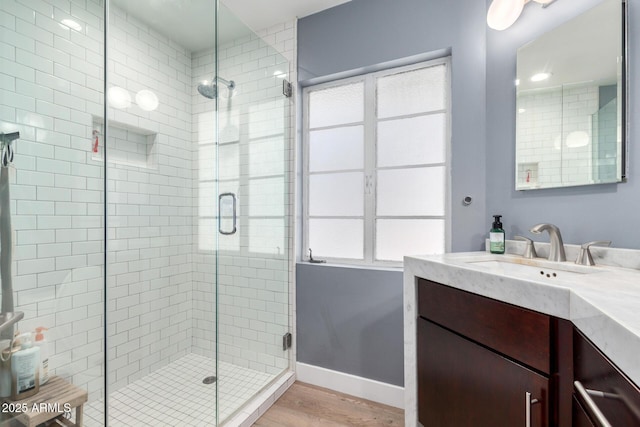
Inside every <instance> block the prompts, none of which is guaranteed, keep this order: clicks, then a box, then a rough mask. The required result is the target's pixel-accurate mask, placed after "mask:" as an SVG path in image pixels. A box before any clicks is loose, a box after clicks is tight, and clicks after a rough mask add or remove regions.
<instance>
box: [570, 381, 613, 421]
mask: <svg viewBox="0 0 640 427" xmlns="http://www.w3.org/2000/svg"><path fill="white" fill-rule="evenodd" d="M573 385H574V386H575V388H576V391H577V392H578V394H579V395H580V397H582V400H584V403H585V404H586V405H587V408H588V409H589V412H590V413H591V414H592V415H593V416H594V417H595V419H596V421H597V422H598V424H599V425H600V426H601V427H611V423H610V422H609V421H608V420H607V418H606V417H605V416H604V414H603V413H602V411H601V410H600V408H598V405H596V403H595V402H594V401H593V399H592V398H591V396H592V395H593V396H600V397H607V396H608V395H609V393H604V392H602V391H597V390H587V389H585V388H584V386H583V385H582V383H581V382H580V381H574V382H573Z"/></svg>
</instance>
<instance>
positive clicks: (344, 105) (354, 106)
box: [309, 82, 364, 129]
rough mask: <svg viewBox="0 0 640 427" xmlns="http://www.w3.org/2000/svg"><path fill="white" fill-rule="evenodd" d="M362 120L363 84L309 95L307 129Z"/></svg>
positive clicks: (334, 88) (331, 88)
mask: <svg viewBox="0 0 640 427" xmlns="http://www.w3.org/2000/svg"><path fill="white" fill-rule="evenodd" d="M363 119H364V82H358V83H351V84H345V85H341V86H336V87H330V88H327V89H322V90H317V91H314V92H312V93H311V94H310V95H309V127H310V128H311V129H313V128H319V127H325V126H336V125H341V124H346V123H356V122H361V121H362V120H363Z"/></svg>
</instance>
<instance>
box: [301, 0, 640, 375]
mask: <svg viewBox="0 0 640 427" xmlns="http://www.w3.org/2000/svg"><path fill="white" fill-rule="evenodd" d="M599 1H600V0H581V1H580V2H576V1H567V0H565V1H558V2H555V3H554V4H553V5H552V6H550V7H549V8H547V9H542V8H541V7H539V6H538V5H537V4H535V3H534V4H530V5H527V6H526V7H525V11H524V13H523V15H522V17H521V18H520V20H519V21H518V22H517V23H516V24H515V25H514V26H513V27H512V28H511V29H509V30H507V31H503V32H497V31H493V30H490V29H488V28H487V27H486V21H485V16H486V10H487V7H488V5H489V4H490V0H487V1H486V4H485V2H482V1H477V0H456V1H437V0H395V1H390V0H353V1H351V2H349V3H346V4H344V5H341V6H338V7H335V8H332V9H329V10H327V11H324V12H321V13H318V14H315V15H311V16H309V17H306V18H303V19H301V20H300V21H299V22H298V72H299V83H300V85H302V86H305V85H308V84H313V83H316V82H320V81H325V80H328V79H332V78H336V77H342V76H348V75H355V74H359V73H362V72H368V71H371V70H374V69H377V68H379V66H377V64H384V65H390V64H391V65H395V63H398V62H403V61H398V60H400V59H402V58H407V57H413V60H414V61H415V60H417V59H424V58H428V57H433V56H434V55H436V56H437V55H443V52H450V53H451V55H452V134H451V172H452V180H451V218H452V220H451V248H450V250H451V251H454V252H460V251H468V250H480V249H483V248H484V238H485V237H486V236H487V232H488V229H489V226H490V219H491V215H492V214H494V213H500V214H502V215H504V217H503V219H504V224H505V230H506V232H507V237H508V238H511V237H512V236H513V235H514V234H525V235H528V234H529V233H528V232H527V230H528V229H529V228H530V227H531V226H532V225H534V224H536V223H538V222H552V223H554V224H557V225H558V226H559V227H560V228H561V230H562V232H563V236H564V237H565V241H566V242H568V243H578V242H586V241H588V240H597V239H612V240H613V241H614V245H615V246H618V247H630V248H640V227H639V226H636V221H640V220H637V219H636V217H637V216H638V215H636V212H639V211H640V188H639V185H640V184H639V183H638V182H637V180H635V179H633V177H634V171H635V170H636V169H637V168H638V167H639V166H640V150H637V149H634V147H633V143H634V142H635V141H636V140H637V137H638V136H640V131H638V130H637V128H634V127H633V122H634V117H638V114H639V112H638V105H639V103H640V85H637V84H634V82H633V81H632V82H631V85H630V91H631V99H632V102H630V117H631V118H632V120H631V121H632V123H631V130H630V141H631V144H632V148H631V149H630V151H629V153H630V170H631V172H630V173H629V176H630V178H629V182H628V183H625V184H621V185H601V186H590V187H576V188H571V189H554V190H537V191H529V192H516V191H515V190H514V182H515V172H514V163H515V149H514V139H515V87H514V85H513V82H514V80H515V72H516V56H515V55H516V49H517V48H518V47H519V46H521V45H522V44H524V43H526V42H528V41H529V40H531V39H533V38H535V37H536V36H538V35H540V34H542V33H543V32H545V31H547V30H548V29H551V28H552V27H554V26H556V25H558V24H560V23H561V22H564V21H566V20H567V19H569V18H570V17H573V16H575V15H577V14H579V13H580V12H581V11H582V10H585V9H587V8H588V7H590V6H593V5H595V4H597V3H599ZM629 2H630V3H631V4H630V5H629V9H630V15H631V19H630V21H631V24H630V32H629V40H631V43H632V45H631V46H630V50H631V64H630V66H631V76H632V77H633V76H638V74H637V69H638V65H639V64H638V62H639V61H640V47H639V46H638V45H637V44H633V40H634V39H639V40H640V34H639V33H638V30H637V28H636V25H635V24H636V23H640V0H629ZM410 60H412V59H410ZM465 195H470V196H472V197H473V200H474V201H473V204H472V205H471V206H469V207H464V206H462V204H461V200H462V198H463V197H464V196H465ZM539 239H546V236H542V237H540V238H539ZM308 267H309V268H308ZM378 276H379V277H378ZM364 277H367V279H366V280H365V279H362V278H364ZM296 279H297V300H298V306H297V323H298V360H299V361H301V362H304V363H310V364H314V365H318V366H323V367H327V368H329V369H335V370H338V371H343V372H348V373H352V374H355V375H361V376H365V377H369V378H374V379H380V377H377V376H376V375H375V373H376V372H379V371H377V370H376V369H373V371H374V373H372V372H371V370H370V369H364V368H363V366H362V365H364V364H367V365H368V366H376V365H377V366H381V365H382V364H383V363H385V361H386V363H388V364H390V365H393V366H390V367H389V369H391V370H392V371H394V372H399V369H402V359H401V355H402V349H401V348H398V349H397V350H396V349H395V346H389V348H390V349H391V350H390V351H391V352H392V353H393V355H394V356H395V357H393V358H391V359H389V353H388V352H385V353H380V354H375V353H370V354H367V355H366V357H364V358H362V359H361V360H358V361H355V362H354V360H353V359H351V357H352V355H356V354H359V351H360V349H359V348H358V345H356V344H355V342H353V346H352V347H350V346H349V343H348V342H347V341H345V339H344V337H346V336H351V337H357V336H366V335H368V334H370V333H371V331H372V330H378V331H384V335H380V338H381V339H382V340H383V341H388V342H394V340H396V339H399V337H401V336H402V325H401V324H398V323H397V322H396V323H393V321H392V320H391V319H392V317H390V318H389V319H386V321H387V323H386V324H385V323H384V321H385V318H384V316H383V315H380V316H378V317H376V318H365V317H363V318H360V319H358V320H359V321H357V322H356V321H355V320H354V322H353V325H354V327H353V328H351V327H349V332H348V335H344V336H343V338H341V340H340V341H339V342H340V343H341V345H343V346H344V347H343V348H340V347H338V346H337V343H338V341H336V336H335V335H333V332H332V331H335V330H336V327H335V325H336V323H335V322H333V324H332V323H327V322H326V321H324V320H323V321H318V319H319V317H318V316H321V314H320V313H319V312H318V309H313V308H310V307H311V306H313V304H314V301H322V305H323V306H324V307H325V309H326V310H329V309H330V310H331V311H330V313H331V316H332V318H333V319H343V320H344V319H350V317H349V316H350V315H353V313H362V312H364V311H366V309H367V308H368V307H375V306H377V304H380V301H382V300H386V301H389V303H391V302H392V301H398V299H399V298H401V296H402V283H401V279H398V280H397V281H394V280H386V279H383V278H382V275H381V273H380V272H379V271H375V270H364V269H361V270H354V269H349V268H335V267H328V266H308V265H303V264H298V272H297V275H296ZM367 281H369V283H378V284H379V285H382V286H379V285H378V286H374V285H370V286H367V285H366V283H367ZM384 283H386V284H384ZM336 284H339V285H336ZM385 286H386V287H385ZM378 293H380V294H378ZM345 299H346V300H349V301H351V302H352V304H343V301H344V300H345ZM325 314H326V313H325ZM314 319H315V320H314ZM314 322H315V324H314ZM309 325H312V326H314V329H313V330H310V329H308V328H309ZM311 332H312V334H311V335H308V334H310V333H311ZM396 364H397V365H396ZM380 380H381V381H387V382H390V383H393V384H398V383H399V382H398V381H402V380H401V379H400V380H393V379H388V380H384V379H380Z"/></svg>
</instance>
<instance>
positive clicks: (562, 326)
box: [417, 279, 572, 427]
mask: <svg viewBox="0 0 640 427" xmlns="http://www.w3.org/2000/svg"><path fill="white" fill-rule="evenodd" d="M418 315H419V316H420V317H419V318H418V320H417V322H418V325H417V334H418V337H417V338H418V340H417V363H418V366H417V368H418V369H417V371H418V419H419V421H420V422H421V423H422V424H423V425H424V426H425V427H431V426H437V427H467V426H468V427H483V426H486V427H495V426H527V425H528V424H526V421H527V405H528V403H527V399H530V406H529V411H530V413H529V416H530V421H531V424H530V425H531V426H532V427H539V426H543V427H554V426H561V427H565V426H566V427H568V426H570V425H571V384H572V382H571V380H572V378H571V375H572V372H571V361H572V354H571V338H572V336H571V334H572V327H571V323H570V322H567V321H564V320H561V319H556V318H553V317H551V316H548V315H545V314H541V313H538V312H535V311H532V310H528V309H524V308H521V307H517V306H514V305H511V304H507V303H504V302H501V301H496V300H493V299H490V298H486V297H483V296H480V295H476V294H473V293H469V292H465V291H461V290H459V289H455V288H451V287H448V286H445V285H441V284H438V283H434V282H430V281H428V280H424V279H419V280H418ZM565 341H568V342H566V343H565ZM566 347H568V350H567V348H566Z"/></svg>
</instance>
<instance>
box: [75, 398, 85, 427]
mask: <svg viewBox="0 0 640 427" xmlns="http://www.w3.org/2000/svg"><path fill="white" fill-rule="evenodd" d="M83 406H84V405H82V404H80V405H78V406H76V426H77V427H82V415H83V410H82V407H83Z"/></svg>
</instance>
